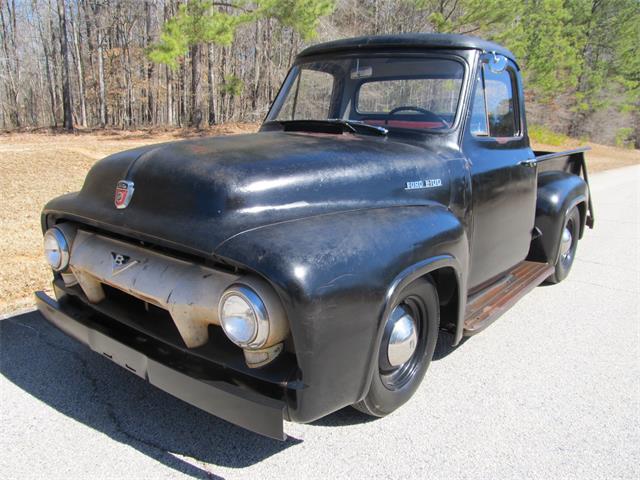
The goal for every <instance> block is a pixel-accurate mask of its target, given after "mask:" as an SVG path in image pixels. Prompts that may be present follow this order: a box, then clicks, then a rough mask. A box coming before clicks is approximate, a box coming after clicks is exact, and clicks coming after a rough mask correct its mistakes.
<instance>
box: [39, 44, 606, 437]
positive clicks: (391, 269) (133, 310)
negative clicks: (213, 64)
mask: <svg viewBox="0 0 640 480" xmlns="http://www.w3.org/2000/svg"><path fill="white" fill-rule="evenodd" d="M584 151H585V149H580V150H575V151H571V152H562V153H546V152H534V151H532V149H531V147H530V145H529V138H528V136H527V125H526V121H525V108H524V96H523V88H522V81H521V76H520V71H519V67H518V64H517V63H516V59H515V58H514V56H513V55H512V54H511V52H509V51H508V50H506V49H505V48H503V47H501V46H499V45H496V44H494V43H490V42H487V41H484V40H481V39H478V38H473V37H467V36H457V35H435V34H408V35H398V36H380V37H364V38H355V39H349V40H341V41H336V42H330V43H325V44H321V45H316V46H312V47H310V48H307V49H306V50H304V51H303V52H302V53H300V54H299V55H298V57H297V58H296V60H295V63H294V65H293V67H292V68H291V70H290V72H289V74H288V75H287V77H286V79H285V80H284V84H283V85H282V88H281V90H280V92H279V94H278V96H277V98H276V99H275V101H274V103H273V105H272V107H271V110H270V112H269V114H268V115H267V117H266V119H265V121H264V123H263V125H262V127H261V129H260V131H259V132H258V133H256V134H250V135H237V136H230V137H224V138H204V139H197V140H188V141H181V142H172V143H166V144H162V145H150V146H146V147H142V148H138V149H135V150H130V151H126V152H122V153H118V154H115V155H111V156H109V157H108V158H105V159H104V160H102V161H100V162H98V163H96V164H95V165H94V167H93V168H92V169H91V171H90V172H89V174H88V175H87V178H86V180H85V183H84V186H83V187H82V190H81V191H79V192H77V193H71V194H68V195H63V196H61V197H58V198H56V199H54V200H52V201H51V202H49V203H48V204H47V205H46V207H45V209H44V211H43V214H42V228H43V232H44V248H45V255H46V258H47V260H48V262H49V263H50V265H51V267H52V269H53V271H54V281H53V285H54V291H55V295H56V298H57V300H53V299H51V298H49V297H47V296H46V295H45V294H43V293H42V292H38V293H37V294H36V298H37V303H38V307H39V309H40V311H41V312H42V314H43V315H44V316H45V318H46V319H47V320H49V321H50V322H51V323H53V324H54V325H56V326H58V327H59V328H61V329H62V330H63V331H65V332H67V333H68V334H70V335H72V336H73V337H75V338H77V339H78V340H80V341H81V342H84V343H86V344H87V345H89V346H90V348H92V349H93V350H95V351H96V352H97V353H99V354H101V355H104V356H106V357H107V358H109V359H111V360H112V361H114V362H116V363H118V364H120V365H122V366H123V367H125V368H126V369H128V370H130V371H131V372H133V373H135V374H136V375H139V376H140V377H142V378H145V379H147V380H148V381H149V382H151V383H152V384H154V385H156V386H157V387H159V388H161V389H163V390H165V391H167V392H169V393H171V394H172V395H175V396H176V397H178V398H181V399H183V400H184V401H186V402H189V403H191V404H193V405H196V406H198V407H200V408H202V409H204V410H206V411H208V412H210V413H212V414H214V415H217V416H219V417H221V418H223V419H226V420H228V421H230V422H233V423H235V424H238V425H240V426H243V427H245V428H248V429H251V430H253V431H256V432H259V433H261V434H263V435H267V436H270V437H274V438H280V439H282V438H284V431H283V420H289V421H293V422H310V421H313V420H315V419H317V418H320V417H322V416H324V415H327V414H329V413H331V412H334V411H336V410H338V409H340V408H343V407H345V406H348V405H353V406H354V407H355V408H357V409H359V410H361V411H363V412H365V413H367V414H370V415H374V416H384V415H387V414H389V413H391V412H393V411H394V410H395V409H397V408H398V407H399V406H401V405H402V404H403V403H405V402H406V401H407V400H408V399H409V398H410V397H411V396H412V394H413V393H414V392H415V391H416V389H417V388H418V386H419V385H420V383H421V381H422V379H423V377H424V375H425V372H426V370H427V368H428V366H429V363H430V361H431V359H432V356H433V353H434V349H435V346H436V340H437V337H438V335H439V333H440V332H443V331H448V332H450V334H449V336H450V337H451V338H452V339H453V343H454V344H458V343H459V342H460V341H461V340H462V339H463V337H464V336H469V335H473V334H475V333H477V332H479V331H481V330H482V329H483V328H485V327H486V326H487V325H489V324H490V323H491V322H493V321H494V320H495V319H496V318H497V317H498V316H499V315H500V314H502V313H504V312H505V311H506V310H507V309H508V308H509V307H510V306H512V305H513V304H514V303H515V302H516V301H517V300H518V299H519V298H521V297H522V296H523V295H524V294H526V293H527V292H528V291H530V290H531V289H532V288H534V287H535V286H536V285H538V284H540V283H542V282H544V281H547V282H550V283H557V282H560V281H561V280H563V279H564V278H565V277H566V276H567V274H568V273H569V270H570V269H571V265H572V263H573V260H574V257H575V253H576V246H577V243H578V239H579V238H580V237H581V236H582V234H583V232H584V229H585V225H586V226H589V227H592V226H593V209H592V206H591V199H590V196H589V187H588V179H587V171H586V168H585V160H584Z"/></svg>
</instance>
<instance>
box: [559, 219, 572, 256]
mask: <svg viewBox="0 0 640 480" xmlns="http://www.w3.org/2000/svg"><path fill="white" fill-rule="evenodd" d="M572 241H573V237H572V235H571V230H569V226H566V227H564V230H563V231H562V239H561V240H560V257H561V258H562V261H563V262H564V261H565V260H567V258H569V255H570V254H571V243H572Z"/></svg>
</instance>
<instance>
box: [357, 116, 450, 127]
mask: <svg viewBox="0 0 640 480" xmlns="http://www.w3.org/2000/svg"><path fill="white" fill-rule="evenodd" d="M364 123H368V124H369V125H377V126H381V127H399V128H416V129H421V128H442V127H444V126H445V124H444V123H442V122H420V121H414V120H376V119H373V118H371V119H367V120H365V121H364Z"/></svg>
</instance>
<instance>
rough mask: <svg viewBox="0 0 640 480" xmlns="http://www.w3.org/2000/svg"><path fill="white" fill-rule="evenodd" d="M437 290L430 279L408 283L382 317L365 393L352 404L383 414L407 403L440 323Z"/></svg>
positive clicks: (424, 367)
mask: <svg viewBox="0 0 640 480" xmlns="http://www.w3.org/2000/svg"><path fill="white" fill-rule="evenodd" d="M439 315H440V310H439V304H438V292H437V291H436V288H435V286H434V285H433V283H432V282H431V281H430V280H427V279H420V280H417V281H415V282H413V283H412V284H410V285H408V286H407V287H406V288H405V289H404V290H403V291H402V292H401V294H400V296H399V297H398V300H397V301H396V303H395V304H394V305H393V307H392V308H391V309H390V313H389V314H388V316H387V318H386V319H385V323H384V333H383V335H382V339H381V342H380V344H379V345H378V354H377V356H376V357H375V358H376V362H377V368H376V371H375V372H374V374H373V378H372V379H371V385H370V387H369V392H368V393H367V395H366V396H365V397H364V399H362V400H361V401H360V402H358V403H356V404H355V405H353V406H354V407H355V408H356V409H358V410H360V411H361V412H364V413H366V414H368V415H373V416H376V417H384V416H385V415H388V414H389V413H391V412H393V411H394V410H396V409H397V408H398V407H400V406H401V405H402V404H404V403H405V402H407V400H409V399H410V398H411V396H412V395H413V394H414V392H415V391H416V390H417V388H418V387H419V386H420V383H421V382H422V379H423V378H424V375H425V373H426V371H427V368H428V367H429V364H430V363H431V359H432V358H433V352H434V350H435V347H436V341H437V339H438V326H439V323H440V318H439Z"/></svg>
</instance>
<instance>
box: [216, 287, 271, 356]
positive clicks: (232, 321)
mask: <svg viewBox="0 0 640 480" xmlns="http://www.w3.org/2000/svg"><path fill="white" fill-rule="evenodd" d="M219 314H220V323H221V324H222V328H223V330H224V333H226V335H227V337H229V339H230V340H231V341H232V342H233V343H235V344H236V345H238V346H240V347H248V348H260V347H262V346H263V345H264V344H265V342H266V341H267V338H268V337H269V317H268V315H267V309H266V308H265V306H264V303H263V302H262V300H261V299H260V297H259V296H258V294H257V293H255V292H254V291H253V290H251V289H250V288H249V287H245V286H244V285H234V286H232V287H230V288H229V289H228V290H227V291H226V292H224V294H223V295H222V298H221V299H220V311H219Z"/></svg>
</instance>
